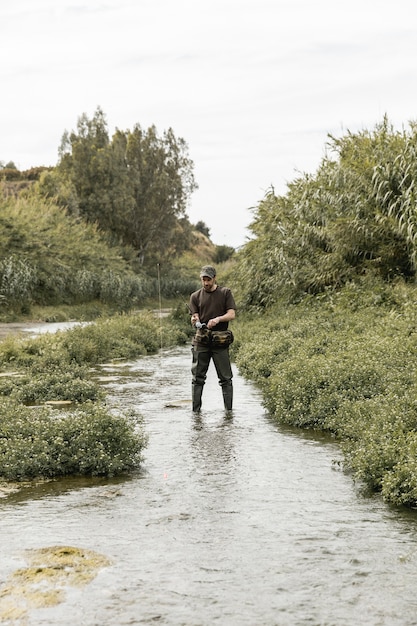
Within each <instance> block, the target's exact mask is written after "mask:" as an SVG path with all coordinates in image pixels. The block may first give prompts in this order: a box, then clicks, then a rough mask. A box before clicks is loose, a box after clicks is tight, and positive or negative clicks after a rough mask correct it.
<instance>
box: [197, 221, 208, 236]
mask: <svg viewBox="0 0 417 626" xmlns="http://www.w3.org/2000/svg"><path fill="white" fill-rule="evenodd" d="M195 229H196V230H197V231H198V232H199V233H202V234H203V235H205V236H206V237H207V239H210V229H209V227H208V226H207V224H206V223H205V222H203V221H202V220H200V221H199V222H197V224H196V225H195Z"/></svg>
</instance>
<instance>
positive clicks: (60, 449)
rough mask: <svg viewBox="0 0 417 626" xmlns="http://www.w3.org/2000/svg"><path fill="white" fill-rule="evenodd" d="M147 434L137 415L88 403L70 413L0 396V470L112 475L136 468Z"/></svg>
mask: <svg viewBox="0 0 417 626" xmlns="http://www.w3.org/2000/svg"><path fill="white" fill-rule="evenodd" d="M145 445H146V438H145V436H144V434H143V432H142V431H141V426H140V420H139V419H138V418H137V416H134V415H129V416H121V415H117V414H115V413H112V412H110V411H109V410H108V409H106V408H105V407H104V406H102V405H100V404H92V403H86V404H85V405H84V406H83V407H82V408H78V409H77V410H76V411H71V412H69V413H65V414H62V413H57V412H55V411H53V410H48V409H46V408H35V409H34V408H32V409H29V408H25V407H22V406H21V405H19V404H17V403H16V402H14V401H12V400H10V399H9V400H4V399H3V400H0V476H1V477H2V478H4V479H7V480H23V479H30V478H35V477H41V476H42V477H57V476H65V475H69V474H72V475H78V474H79V475H89V476H97V475H103V476H114V475H117V474H121V473H124V472H127V471H131V470H133V469H135V468H137V467H138V466H139V465H140V462H141V453H142V450H143V448H144V446H145Z"/></svg>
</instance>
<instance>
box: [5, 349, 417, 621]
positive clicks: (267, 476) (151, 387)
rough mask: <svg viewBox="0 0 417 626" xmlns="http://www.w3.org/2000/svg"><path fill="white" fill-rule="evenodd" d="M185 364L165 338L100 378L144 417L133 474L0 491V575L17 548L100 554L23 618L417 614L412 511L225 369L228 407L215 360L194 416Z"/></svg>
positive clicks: (181, 352)
mask: <svg viewBox="0 0 417 626" xmlns="http://www.w3.org/2000/svg"><path fill="white" fill-rule="evenodd" d="M190 363H191V355H190V351H189V349H185V348H180V349H175V350H172V351H169V352H165V353H163V354H162V355H158V356H155V357H147V358H144V359H140V360H139V361H137V362H135V363H131V364H129V371H130V374H129V376H126V372H125V371H124V372H123V374H121V375H120V377H119V381H114V382H110V383H109V384H108V385H107V389H108V391H109V392H110V400H111V402H113V403H117V404H119V405H124V406H126V407H127V406H132V407H134V408H136V409H138V410H139V411H140V412H141V413H142V415H143V416H144V421H145V430H146V431H147V433H148V434H149V446H148V449H147V450H146V451H145V463H144V466H143V471H142V472H140V473H138V475H136V476H130V477H129V478H118V479H116V480H98V479H94V480H88V479H85V478H84V479H71V480H61V481H53V482H50V483H43V484H39V485H37V486H35V487H34V488H33V489H30V488H28V489H26V490H25V491H24V492H22V494H19V495H14V496H11V497H10V498H8V499H5V500H3V501H1V502H0V507H1V509H0V532H1V537H2V539H1V541H2V560H1V562H0V580H1V581H4V580H5V579H6V578H7V576H8V574H9V573H10V572H12V571H13V570H15V569H16V568H17V567H19V566H20V564H21V561H22V550H23V549H26V548H41V547H44V546H49V545H59V544H64V545H73V546H77V547H80V548H84V549H88V550H93V551H95V552H97V553H99V554H102V555H104V556H105V557H106V558H107V559H108V560H109V562H111V565H110V566H108V567H105V568H103V569H102V570H101V571H100V572H99V573H98V575H97V577H96V578H95V579H94V580H93V581H92V582H91V583H90V584H89V585H88V586H87V587H85V588H84V589H71V590H69V591H68V593H67V595H66V599H65V601H63V602H62V603H61V604H59V605H57V606H55V607H49V608H44V609H33V610H31V612H30V614H29V618H28V622H27V623H28V624H29V626H30V625H32V624H42V625H44V624H47V625H48V624H51V625H52V624H53V625H54V626H57V625H67V624H68V625H69V624H74V623H79V624H87V625H103V626H104V625H118V626H119V625H123V624H155V623H158V624H165V625H170V626H171V625H172V626H177V625H178V626H180V625H181V626H183V625H187V626H209V625H210V626H212V625H213V624H221V625H225V626H235V625H236V626H273V625H279V626H281V625H287V624H288V625H297V626H298V625H300V626H303V625H319V624H320V625H321V624H323V625H326V626H331V625H334V626H341V625H355V626H356V624H369V625H375V626H376V625H381V624H382V625H385V624H386V625H387V626H388V625H389V626H391V625H396V624H398V625H401V626H408V625H411V624H416V623H417V619H416V617H415V615H416V609H417V603H416V601H415V582H416V573H417V572H416V565H415V562H416V551H417V533H416V530H417V527H416V516H415V514H414V512H412V511H402V510H396V509H392V508H389V507H387V506H385V505H384V504H383V503H382V502H381V500H380V499H379V498H378V497H372V498H365V497H364V496H363V495H362V494H361V493H360V492H359V491H358V490H357V488H356V487H355V486H354V485H353V484H352V480H351V478H350V477H349V476H346V475H345V474H344V473H343V472H342V471H341V470H340V469H338V467H337V466H335V465H334V464H333V460H334V459H337V458H339V451H338V448H337V446H336V445H335V444H334V443H333V442H332V441H331V440H330V439H328V438H326V437H323V436H316V435H313V434H312V433H300V432H299V431H296V430H293V429H288V428H280V427H278V426H276V425H275V424H274V423H273V422H272V421H271V420H269V419H268V417H267V416H266V415H265V414H264V410H263V409H262V406H261V403H260V397H259V394H258V393H257V392H256V390H255V389H254V388H253V387H252V386H251V385H249V384H248V383H246V382H245V381H244V380H242V379H241V378H240V377H239V376H238V374H237V372H235V378H234V383H235V407H234V410H233V416H232V418H231V419H228V418H226V417H225V415H224V411H223V408H222V397H221V390H220V388H219V386H218V384H217V381H216V380H215V376H214V373H213V372H210V375H209V380H208V382H207V385H206V389H205V392H204V396H203V411H202V413H201V416H199V417H197V418H196V417H195V416H193V415H192V413H191V377H190ZM114 373H115V375H116V376H117V371H116V370H115V372H114Z"/></svg>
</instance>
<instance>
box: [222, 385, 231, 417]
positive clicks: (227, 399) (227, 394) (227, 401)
mask: <svg viewBox="0 0 417 626" xmlns="http://www.w3.org/2000/svg"><path fill="white" fill-rule="evenodd" d="M222 392H223V402H224V408H225V409H226V411H231V410H232V408H233V387H232V385H228V386H227V387H222Z"/></svg>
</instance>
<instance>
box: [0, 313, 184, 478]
mask: <svg viewBox="0 0 417 626" xmlns="http://www.w3.org/2000/svg"><path fill="white" fill-rule="evenodd" d="M186 340H187V334H186V332H185V331H184V330H183V328H181V324H180V323H179V322H178V320H175V318H174V317H173V318H172V319H162V320H158V319H156V318H155V315H154V314H153V313H152V312H150V311H149V312H142V313H137V314H131V315H120V316H116V317H112V318H110V319H102V320H98V321H97V322H95V323H94V324H89V325H85V326H84V325H79V326H76V327H74V328H72V329H70V330H66V331H61V332H58V333H56V334H49V333H48V334H44V335H40V336H39V337H35V338H30V339H24V338H22V337H18V336H14V337H12V336H9V337H7V338H6V339H5V340H4V341H2V342H0V369H1V370H3V371H4V372H7V373H8V375H7V376H2V377H0V476H1V477H3V478H6V479H10V480H20V479H24V478H33V477H35V476H47V477H51V476H62V475H65V474H87V475H114V474H118V473H121V472H125V471H129V470H131V469H134V468H135V467H137V466H138V464H139V462H140V459H141V456H140V455H141V450H142V449H143V447H144V445H145V443H146V440H145V438H144V436H143V434H142V433H141V431H140V430H138V419H137V418H136V417H135V418H134V417H133V416H129V415H128V416H125V417H123V416H121V415H116V414H114V412H112V411H109V410H107V409H106V408H104V407H103V406H101V404H100V401H101V400H103V397H104V393H103V390H102V388H100V387H99V385H98V383H96V382H95V381H94V377H92V371H91V366H94V365H97V364H100V363H103V362H107V361H109V360H113V359H123V360H128V359H131V358H136V357H138V356H140V355H145V354H150V353H154V352H157V351H158V349H159V348H160V347H161V343H162V345H163V346H164V347H167V346H172V345H176V344H177V343H183V342H185V341H186ZM11 370H12V371H11ZM16 374H17V376H16ZM51 400H53V401H57V400H58V401H59V400H67V401H68V400H69V401H71V402H72V403H73V405H76V406H77V408H76V409H75V410H74V409H72V410H70V411H68V412H67V413H65V415H62V414H61V413H57V412H56V411H54V412H51V411H49V410H47V409H46V408H40V407H36V408H32V409H27V408H26V407H25V406H23V404H39V403H42V402H45V401H51ZM92 402H95V404H93V403H92Z"/></svg>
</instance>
